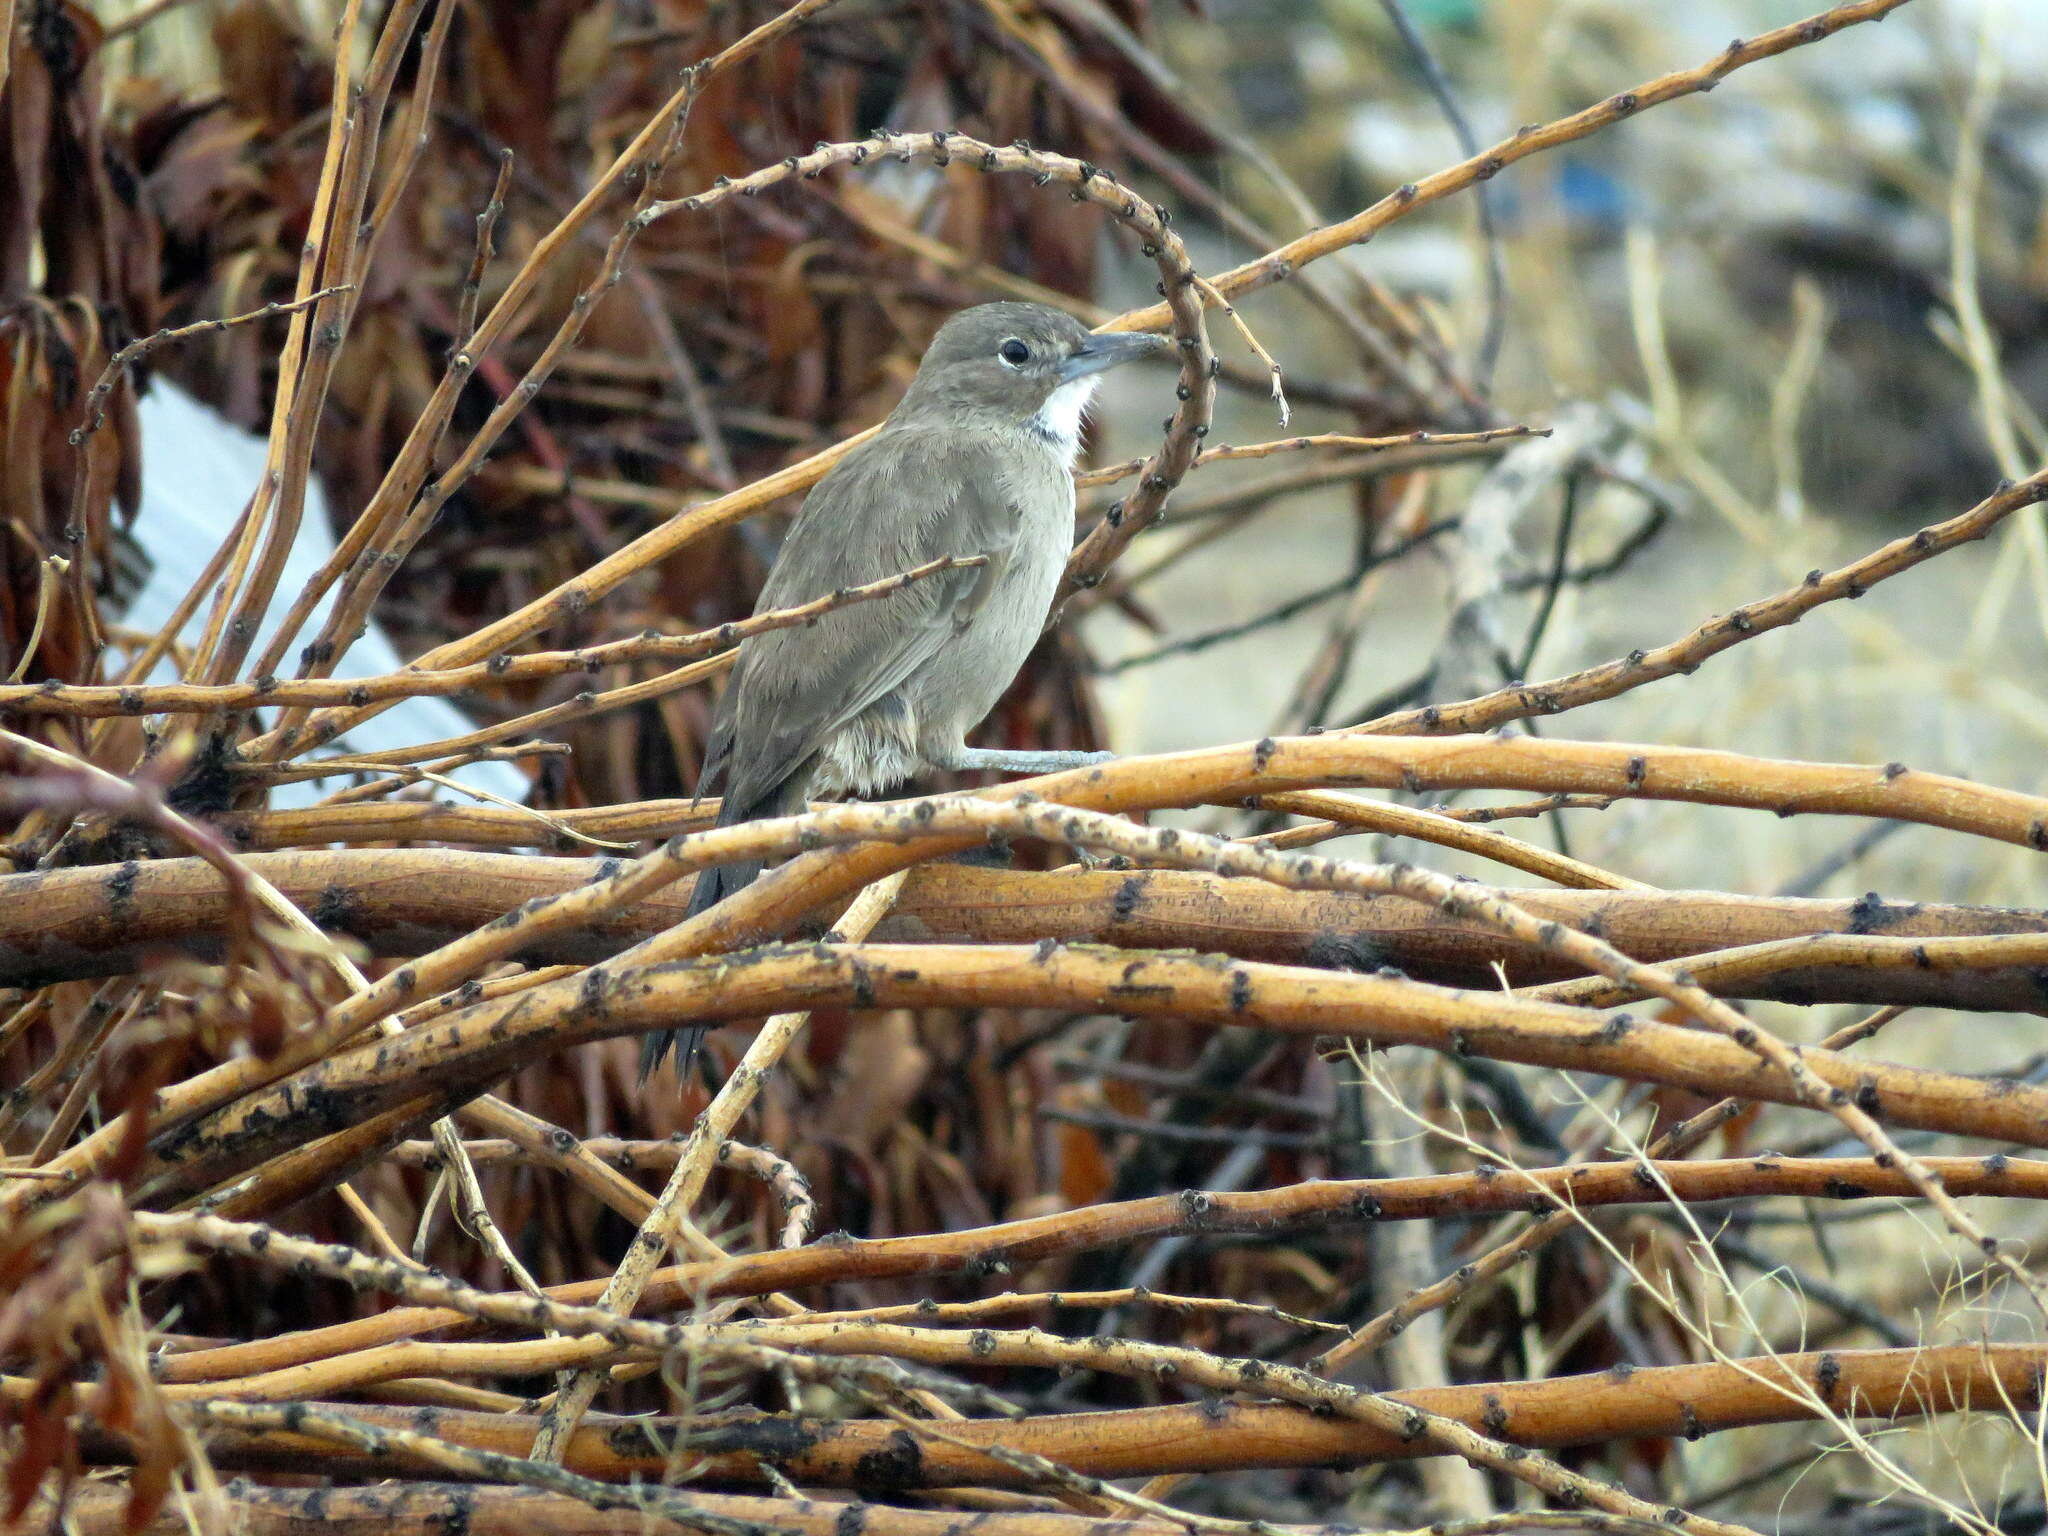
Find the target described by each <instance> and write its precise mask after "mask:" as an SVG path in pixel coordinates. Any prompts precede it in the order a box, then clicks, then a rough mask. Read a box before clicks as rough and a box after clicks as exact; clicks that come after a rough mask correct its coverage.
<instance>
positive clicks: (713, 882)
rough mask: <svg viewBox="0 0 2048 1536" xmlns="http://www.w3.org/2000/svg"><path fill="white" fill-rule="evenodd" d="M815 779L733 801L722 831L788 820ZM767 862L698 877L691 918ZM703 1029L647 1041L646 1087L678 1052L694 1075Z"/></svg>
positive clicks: (792, 780) (643, 1055) (723, 809)
mask: <svg viewBox="0 0 2048 1536" xmlns="http://www.w3.org/2000/svg"><path fill="white" fill-rule="evenodd" d="M809 778H810V775H809V774H808V773H795V774H792V775H791V776H790V777H789V778H787V779H785V780H783V781H782V783H780V784H777V785H775V786H774V787H773V788H772V789H770V790H769V791H768V792H767V793H766V794H765V795H760V796H757V797H753V798H752V799H750V800H742V799H741V798H740V797H739V796H738V795H731V794H729V795H727V796H726V797H725V799H724V801H723V802H722V803H721V804H720V805H719V807H718V821H717V823H716V824H717V825H718V826H721V827H732V826H737V825H739V824H740V823H741V822H744V821H759V820H761V819H762V818H764V817H768V816H786V815H788V814H789V813H790V812H791V811H793V810H796V809H798V808H800V807H801V806H802V805H803V804H804V800H805V791H806V788H807V786H808V781H809ZM761 869H762V861H761V860H759V859H742V860H740V861H739V862H737V863H733V864H713V865H712V866H711V867H710V868H708V869H703V870H700V871H698V874H697V884H696V887H695V888H694V889H693V890H692V891H691V892H690V906H689V910H688V914H687V916H688V917H695V916H696V915H697V914H698V913H699V912H705V911H709V910H710V909H711V908H712V907H714V906H716V905H717V904H718V903H719V902H721V901H723V900H725V898H726V897H728V896H730V895H731V894H732V893H733V892H734V891H737V890H740V889H742V888H744V887H746V886H749V885H752V884H753V883H754V877H755V876H757V875H759V874H760V873H761ZM707 1027H708V1026H706V1025H703V1024H685V1025H684V1026H682V1027H681V1028H680V1029H667V1030H661V1031H659V1032H657V1033H655V1034H650V1035H646V1036H643V1037H642V1039H641V1044H640V1081H641V1082H643V1083H644V1082H646V1081H647V1079H648V1078H650V1077H652V1076H653V1075H654V1069H655V1068H656V1067H658V1066H660V1065H661V1062H662V1058H663V1057H664V1056H666V1055H668V1053H669V1051H670V1050H671V1049H673V1050H674V1051H675V1053H676V1073H677V1075H678V1076H682V1075H684V1074H686V1073H688V1072H689V1070H690V1065H691V1063H692V1062H694V1061H695V1060H696V1059H697V1047H698V1046H699V1045H701V1044H702V1043H703V1041H704V1031H705V1029H706V1028H707Z"/></svg>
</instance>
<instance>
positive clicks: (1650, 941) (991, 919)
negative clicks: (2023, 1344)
mask: <svg viewBox="0 0 2048 1536" xmlns="http://www.w3.org/2000/svg"><path fill="white" fill-rule="evenodd" d="M688 806H689V802H688V801H677V802H672V809H671V811H670V814H671V815H675V816H677V817H678V819H689V820H695V819H698V818H696V817H691V816H689V814H688V812H687V808H688ZM365 809H367V808H365ZM394 809H398V808H394ZM421 809H429V808H427V807H421ZM561 814H562V816H563V818H564V819H571V818H573V819H572V820H571V824H572V825H575V826H577V827H578V828H579V829H587V830H589V831H590V832H592V833H595V834H597V835H602V836H616V835H618V834H619V833H621V832H627V831H630V830H631V823H628V824H627V825H625V826H621V825H619V821H620V820H623V819H624V818H623V817H618V818H616V819H611V820H598V819H597V815H598V813H595V812H591V813H584V814H583V815H581V816H576V815H575V814H574V813H561ZM655 814H658V813H657V812H655V811H653V810H652V809H650V811H649V816H650V818H651V817H652V816H653V815H655ZM243 863H244V864H245V865H246V866H247V867H248V868H249V869H250V870H251V871H252V872H254V873H255V874H257V875H260V876H261V877H262V878H264V879H265V880H268V881H269V882H270V883H271V884H272V885H274V886H275V887H276V888H277V889H278V890H279V891H280V892H282V893H283V894H284V895H285V897H286V898H287V899H289V900H290V901H291V902H292V903H293V904H294V905H296V906H298V907H300V908H301V909H302V910H304V911H306V912H307V913H309V914H311V915H312V916H313V917H314V919H315V920H316V921H318V922H320V923H321V924H322V925H323V926H325V927H326V928H327V929H328V931H330V932H332V933H336V934H345V935H346V936H348V937H349V938H351V939H354V940H356V941H357V942H358V943H360V944H362V945H364V946H365V947H366V948H367V949H368V950H369V951H370V953H372V954H373V955H379V956H385V957H391V958H410V957H414V956H417V955H420V954H422V953H423V952H425V951H427V950H430V949H434V948H437V947H439V946H442V945H445V944H449V943H452V942H454V941H455V940H457V939H458V938H460V937H461V936H462V935H463V934H465V933H468V932H470V931H472V930H474V929H477V928H480V927H483V926H484V925H486V924H488V923H492V922H495V921H497V920H498V919H500V918H502V917H504V916H505V915H506V914H507V913H509V912H512V911H514V910H516V909H518V908H519V907H520V906H521V905H523V904H524V903H526V902H528V901H531V900H535V899H539V898H545V897H552V896H560V895H563V894H566V893H568V892H571V891H575V890H579V889H583V888H585V887H588V886H589V885H591V884H592V883H593V882H594V881H596V880H597V879H599V878H601V877H602V876H603V874H604V873H605V866H604V865H603V864H601V863H598V862H596V861H592V860H584V859H536V858H530V857H521V856H517V855H509V854H488V853H470V852H464V851H461V850H457V849H362V850H343V851H323V850H306V851H300V852H291V853H271V854H251V855H247V856H245V857H244V859H243ZM1515 899H1516V902H1517V903H1518V904H1519V905H1520V906H1522V907H1524V908H1525V909H1527V910H1528V911H1529V912H1531V913H1533V914H1535V915H1537V916H1539V917H1542V918H1545V919H1550V920H1555V921H1557V922H1561V923H1563V924H1565V925H1566V926H1567V927H1571V928H1578V929H1585V930H1589V931H1595V932H1598V933H1600V934H1601V935H1602V936H1603V937H1605V938H1606V940H1607V941H1608V942H1609V943H1610V944H1612V945H1614V946H1615V948H1617V949H1619V950H1621V951H1622V952H1623V953H1624V954H1627V955H1630V956H1632V957H1634V958H1635V959H1638V960H1645V961H1650V962H1665V961H1671V960H1676V959H1680V958H1688V957H1692V958H1694V964H1693V966H1692V969H1693V970H1694V972H1695V973H1696V975H1697V976H1698V977H1699V979H1700V980H1701V981H1702V982H1703V983H1704V984H1705V985H1707V986H1708V987H1709V988H1710V989H1712V990H1713V991H1715V992H1716V993H1718V994H1720V995H1722V996H1730V997H1769V998H1777V999H1779V1000H1783V1001H1797V1002H1808V1001H1810V1002H1864V1003H1932V1004H1940V1005H1943V1006H1948V1007H1956V1008H1976V1009H2001V1010H2013V1011H2031V1010H2034V1009H2036V1008H2039V1007H2042V1006H2044V1005H2048V998H2044V996H2043V994H2042V991H2041V987H2040V981H2039V977H2038V974H2037V972H2038V968H2039V966H2040V965H2041V963H2042V960H2041V956H2040V955H2038V954H2036V953H2035V952H2034V950H2033V949H2032V948H2025V949H2022V950H2020V951H2018V952H2013V953H2006V952H2002V951H2001V950H2000V949H1999V948H1997V947H1990V948H1984V949H1976V950H1969V949H1965V950H1963V951H1962V952H1961V953H1958V952H1957V949H1956V947H1955V946H1954V945H1953V944H1950V943H1948V942H1946V941H1951V940H1958V939H1970V938H1983V937H1992V936H2006V937H2021V936H2030V935H2031V936H2044V935H2048V914H2044V913H2043V912H2041V911H2040V910H2038V909H2030V908H1999V907H1964V906H1945V905H1941V904H1939V903H1928V902H1912V901H1874V900H1872V899H1870V898H1869V897H1864V898H1862V899H1859V900H1857V901H1818V900H1811V899H1794V898H1771V897H1761V896H1741V895H1734V894H1724V893H1719V892H1710V891H1616V892H1567V891H1544V890H1529V891H1517V892H1516V893H1515ZM687 904H688V896H687V894H686V893H684V892H682V891H681V890H679V888H678V887H675V886H670V887H668V888H666V889H664V890H660V891H655V892H652V893H650V894H648V895H647V896H645V897H643V898H641V899H640V900H639V901H638V902H636V903H635V904H634V905H633V906H631V907H630V908H628V909H626V910H624V911H613V912H610V913H605V914H602V915H598V916H594V917H592V918H591V919H590V920H589V921H588V922H586V923H584V924H582V925H580V926H577V927H573V928H567V929H563V930H559V931H557V932H554V933H551V934H541V935H537V936H536V937H535V938H534V939H533V940H532V942H531V943H529V944H527V945H524V946H523V947H521V948H519V949H517V950H515V951H513V958H515V959H518V960H521V961H523V962H525V963H528V964H534V965H554V964H565V963H566V964H578V965H588V964H591V963H593V962H595V961H598V960H602V959H604V958H606V957H607V956H610V955H613V954H616V953H618V952H619V951H620V950H622V949H624V948H626V947H627V946H629V945H632V944H635V943H639V942H641V941H644V940H646V939H649V938H651V937H653V936H654V935H656V934H658V933H660V932H662V931H663V930H665V929H667V928H669V927H671V926H673V925H674V924H675V923H677V922H679V921H681V919H682V918H683V916H684V915H685V909H686V907H687ZM228 913H229V904H228V897H227V892H226V890H225V888H224V886H223V884H222V882H221V880H220V878H219V876H218V875H217V874H215V873H213V872H212V871H211V870H209V869H208V868H207V867H206V866H205V865H204V864H203V863H201V862H200V861H197V860H184V859H161V860H153V861H150V862H148V863H141V864H135V865H132V866H130V865H124V866H121V867H120V868H119V869H117V870H116V871H114V872H113V873H111V874H109V873H108V872H106V871H104V870H102V869H68V870H51V871H49V872H47V873H43V874H30V875H20V876H13V877H0V985H7V986H34V985H41V984H44V983H47V982H51V981H57V980H69V979H77V978H82V977H91V976H102V975H112V974H118V973H123V972H127V971H131V970H134V969H135V968H137V967H138V966H139V965H141V964H142V963H143V962H144V961H145V960H146V959H147V958H148V957H149V956H150V955H151V954H152V953H153V952H156V951H159V950H161V949H163V948H164V947H167V946H172V945H175V946H177V947H178V948H180V949H182V950H184V951H185V952H186V953H188V954H191V955H193V956H194V957H195V958H199V959H205V960H216V959H218V958H219V957H220V951H221V946H220V942H219V934H220V930H221V925H222V923H223V921H224V920H225V918H226V917H227V916H228ZM832 915H833V909H832V908H826V909H824V910H823V911H821V912H819V913H817V914H813V915H812V917H811V918H810V919H809V921H811V922H812V923H818V922H824V921H829V920H830V918H831V917H832ZM1817 935H1839V936H1845V937H1849V938H1851V940H1852V942H1851V943H1850V944H1849V945H1847V946H1845V947H1843V948H1841V949H1835V948H1833V947H1822V948H1816V947H1814V946H1811V945H1800V944H1797V943H1795V944H1794V946H1793V947H1790V948H1784V949H1770V950H1760V949H1758V948H1757V947H1758V946H1773V945H1782V944H1784V943H1785V942H1786V941H1800V940H1804V939H1807V938H1809V937H1811V936H1817ZM879 936H880V937H881V938H882V939H884V940H887V941H893V942H897V943H905V942H918V941H925V940H936V941H940V942H945V943H962V942H967V943H983V944H1028V943H1034V942H1036V941H1037V940H1039V939H1046V938H1050V939H1058V940H1060V941H1062V942H1067V943H1076V942H1080V943H1099V944H1114V945H1116V946H1117V947H1119V948H1127V949H1200V950H1208V951H1217V952H1227V953H1230V954H1235V955H1239V956H1241V957H1243V958H1245V959H1248V960H1269V961H1274V962H1278V963H1281V964H1294V965H1308V966H1315V967H1318V968H1331V969H1345V970H1365V969H1372V968H1374V967H1377V966H1381V965H1391V966H1394V967H1396V968H1398V969H1400V970H1402V971H1405V972H1407V973H1408V974H1409V975H1411V976H1413V977H1415V978H1416V979H1417V980H1421V981H1431V982H1438V983H1442V984H1445V985H1450V986H1462V987H1480V986H1485V985H1487V984H1489V983H1490V982H1492V981H1493V980H1494V979H1495V977H1496V973H1495V971H1494V969H1493V968H1494V966H1495V965H1496V964H1498V965H1500V966H1503V967H1504V968H1505V971H1506V974H1507V976H1508V978H1509V980H1510V982H1511V983H1512V984H1513V985H1516V986H1530V985H1534V984H1539V983H1545V982H1553V981H1562V980H1566V979H1568V978H1570V977H1574V976H1580V975H1583V974H1584V973H1583V971H1581V970H1580V969H1579V968H1578V967H1576V966H1573V965H1571V964H1570V963H1569V962H1567V961H1565V960H1564V959H1563V958H1562V957H1560V956H1558V955H1556V954H1554V953H1552V952H1550V951H1547V950H1544V949H1542V948H1540V947H1538V946H1534V945H1529V944H1525V943H1522V942H1521V941H1519V940H1516V939H1514V938H1511V937H1509V936H1506V935H1502V934H1498V933H1496V932H1493V931H1491V930H1488V929H1485V928H1483V927H1481V926H1478V925H1475V924H1473V923H1471V922H1469V921H1465V920H1462V919H1459V918H1455V917H1452V916H1450V915H1448V914H1446V913H1443V912H1441V911H1439V910H1437V909H1435V908H1432V907H1427V906H1424V905H1422V904H1420V903H1417V902H1414V901H1410V900H1408V899H1407V898H1405V897H1398V896H1359V895H1353V894H1351V893H1348V892H1343V891H1298V890H1288V889H1286V888H1284V887H1280V886H1275V885H1270V884H1268V883H1266V882H1264V881H1260V880H1243V879H1229V878H1225V877H1221V876H1216V875H1211V874H1206V873H1202V872H1199V871H1187V870H1166V869H1141V870H1133V871H1130V872H1128V873H1116V872H1113V871H1108V870H1083V869H1068V870H1062V871H1060V872H1058V873H1052V874H1046V873H1034V872H1028V871H1021V870H1001V869H990V868H985V867H976V866H972V865H959V864H935V865H921V866H919V867H918V868H916V869H914V870H912V871H911V872H910V879H909V881H908V883H907V884H906V885H905V887H904V891H903V895H902V896H901V898H900V899H899V900H898V901H897V903H896V906H895V908H894V909H893V911H892V912H891V914H890V916H889V917H887V918H885V919H884V920H883V923H882V926H881V929H880V930H879ZM1930 940H1932V941H1942V942H1936V943H1933V944H1931V945H1925V946H1924V947H1923V943H1924V941H1930ZM1734 950H1746V951H1749V952H1750V953H1747V954H1744V955H1741V956H1736V955H1725V956H1722V955H1716V952H1719V951H1734ZM1707 955H1715V958H1714V959H1713V960H1711V961H1709V962H1707V963H1701V962H1700V961H1699V960H1698V959H1697V958H1696V957H1701V956H1707ZM1951 957H1952V958H1951ZM1958 962H1961V964H1958ZM1951 967H1955V968H1951ZM1546 995H1548V994H1546ZM1617 995H1618V994H1616V993H1613V992H1611V991H1607V990H1600V991H1594V990H1588V989H1579V990H1574V991H1570V992H1567V993H1559V994H1556V995H1555V996H1552V997H1551V1000H1552V1001H1559V1002H1570V1003H1573V1004H1575V1005H1577V1006H1583V1007H1590V1006H1605V1005H1606V1003H1605V1002H1604V1001H1602V1000H1603V999H1608V998H1610V997H1614V996H1617Z"/></svg>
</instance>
